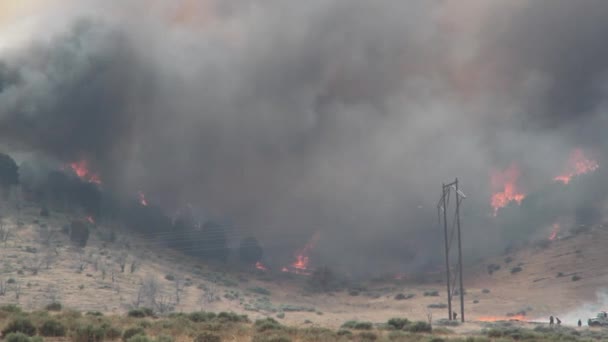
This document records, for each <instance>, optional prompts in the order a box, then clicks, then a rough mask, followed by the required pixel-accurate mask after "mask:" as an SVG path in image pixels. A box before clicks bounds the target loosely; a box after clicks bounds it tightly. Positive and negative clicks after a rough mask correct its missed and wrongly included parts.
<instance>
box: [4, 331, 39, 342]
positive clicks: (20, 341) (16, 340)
mask: <svg viewBox="0 0 608 342" xmlns="http://www.w3.org/2000/svg"><path fill="white" fill-rule="evenodd" d="M4 341H6V342H42V338H41V337H39V336H34V337H29V336H27V335H25V334H22V333H10V334H8V335H7V336H6V337H5V338H4Z"/></svg>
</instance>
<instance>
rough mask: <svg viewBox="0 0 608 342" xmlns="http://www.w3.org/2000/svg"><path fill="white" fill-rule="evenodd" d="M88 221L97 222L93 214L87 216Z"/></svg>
mask: <svg viewBox="0 0 608 342" xmlns="http://www.w3.org/2000/svg"><path fill="white" fill-rule="evenodd" d="M87 221H88V222H89V223H95V220H94V219H93V217H92V216H87Z"/></svg>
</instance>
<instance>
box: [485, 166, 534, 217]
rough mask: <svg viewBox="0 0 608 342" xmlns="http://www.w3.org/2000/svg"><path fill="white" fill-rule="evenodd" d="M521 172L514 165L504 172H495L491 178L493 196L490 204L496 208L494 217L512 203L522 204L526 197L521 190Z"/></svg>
mask: <svg viewBox="0 0 608 342" xmlns="http://www.w3.org/2000/svg"><path fill="white" fill-rule="evenodd" d="M519 176H520V171H519V168H518V167H517V165H515V164H513V165H511V166H510V167H509V168H508V169H506V170H504V171H502V172H501V171H495V172H493V173H492V176H491V183H492V189H493V191H494V193H493V194H492V197H491V200H490V204H491V206H492V208H494V216H496V215H497V214H498V210H499V209H500V208H504V207H506V206H507V205H508V204H509V203H511V202H516V203H517V204H521V201H523V199H524V198H525V197H526V195H525V194H524V193H523V191H521V190H520V189H519V185H518V183H517V182H518V179H519Z"/></svg>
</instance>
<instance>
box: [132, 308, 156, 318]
mask: <svg viewBox="0 0 608 342" xmlns="http://www.w3.org/2000/svg"><path fill="white" fill-rule="evenodd" d="M127 316H129V317H135V318H144V317H154V310H152V309H150V308H139V309H133V310H129V312H128V313H127Z"/></svg>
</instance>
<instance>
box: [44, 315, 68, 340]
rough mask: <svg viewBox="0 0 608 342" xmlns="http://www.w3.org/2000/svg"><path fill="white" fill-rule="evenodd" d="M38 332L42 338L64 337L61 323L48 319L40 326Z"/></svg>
mask: <svg viewBox="0 0 608 342" xmlns="http://www.w3.org/2000/svg"><path fill="white" fill-rule="evenodd" d="M39 331H40V335H42V336H50V337H60V336H65V332H66V328H65V326H64V325H63V324H61V322H58V321H56V320H53V319H50V320H48V321H45V322H44V323H43V324H42V326H41V327H40V329H39Z"/></svg>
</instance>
